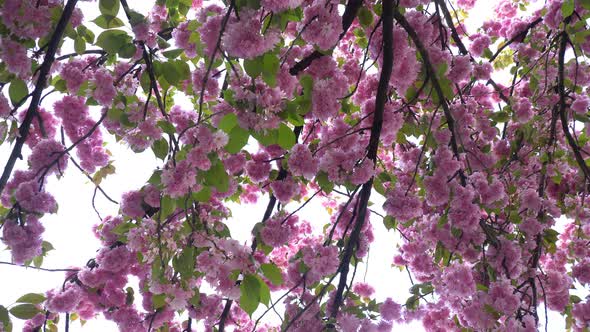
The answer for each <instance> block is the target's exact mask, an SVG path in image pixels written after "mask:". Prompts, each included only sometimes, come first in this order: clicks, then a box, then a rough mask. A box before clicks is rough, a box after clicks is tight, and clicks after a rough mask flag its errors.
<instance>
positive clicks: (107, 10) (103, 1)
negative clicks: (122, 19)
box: [98, 0, 119, 16]
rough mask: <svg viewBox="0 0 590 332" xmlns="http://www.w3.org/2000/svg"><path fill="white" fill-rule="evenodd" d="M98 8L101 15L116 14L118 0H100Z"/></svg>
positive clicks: (117, 11)
mask: <svg viewBox="0 0 590 332" xmlns="http://www.w3.org/2000/svg"><path fill="white" fill-rule="evenodd" d="M98 9H99V10H100V13H101V14H103V15H111V16H117V14H118V13H119V0H100V1H99V2H98Z"/></svg>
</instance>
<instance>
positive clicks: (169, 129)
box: [158, 120, 176, 135]
mask: <svg viewBox="0 0 590 332" xmlns="http://www.w3.org/2000/svg"><path fill="white" fill-rule="evenodd" d="M158 127H160V128H162V130H163V131H164V132H165V133H166V134H168V135H174V134H175V133H176V128H174V125H173V124H172V123H170V122H168V121H165V120H160V121H158Z"/></svg>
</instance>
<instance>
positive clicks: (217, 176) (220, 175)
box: [205, 160, 229, 193]
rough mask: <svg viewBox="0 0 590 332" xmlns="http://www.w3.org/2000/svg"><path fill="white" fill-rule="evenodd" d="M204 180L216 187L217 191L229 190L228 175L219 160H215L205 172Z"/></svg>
mask: <svg viewBox="0 0 590 332" xmlns="http://www.w3.org/2000/svg"><path fill="white" fill-rule="evenodd" d="M205 177H206V178H205V182H206V183H207V184H210V185H212V186H213V187H215V188H217V191H219V192H222V193H224V192H227V191H228V190H229V176H228V175H227V173H226V172H225V167H224V166H223V163H222V162H221V161H219V160H218V161H217V162H216V163H215V164H214V165H213V166H211V168H210V169H209V170H208V171H206V172H205Z"/></svg>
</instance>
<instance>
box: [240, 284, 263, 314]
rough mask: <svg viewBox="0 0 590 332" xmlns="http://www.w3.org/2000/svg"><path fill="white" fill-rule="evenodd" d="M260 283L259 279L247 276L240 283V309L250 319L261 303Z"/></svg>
mask: <svg viewBox="0 0 590 332" xmlns="http://www.w3.org/2000/svg"><path fill="white" fill-rule="evenodd" d="M260 288H261V285H260V281H259V280H258V278H257V277H255V276H253V275H251V274H246V275H245V276H244V280H242V282H241V283H240V307H241V308H242V310H244V311H245V312H247V313H248V315H249V316H250V317H252V314H253V313H254V311H256V308H258V303H259V302H260Z"/></svg>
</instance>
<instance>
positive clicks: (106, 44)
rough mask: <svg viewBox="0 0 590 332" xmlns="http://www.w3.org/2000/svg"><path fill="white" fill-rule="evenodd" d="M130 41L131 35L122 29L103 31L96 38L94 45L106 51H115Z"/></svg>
mask: <svg viewBox="0 0 590 332" xmlns="http://www.w3.org/2000/svg"><path fill="white" fill-rule="evenodd" d="M130 42H131V37H130V36H129V35H128V34H127V32H125V31H123V30H117V29H112V30H106V31H103V32H102V33H101V34H100V35H98V38H97V39H96V45H98V46H99V47H102V48H103V49H104V50H105V51H106V52H108V53H113V54H114V53H117V52H119V50H120V49H122V48H123V46H125V45H126V44H129V43H130Z"/></svg>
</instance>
